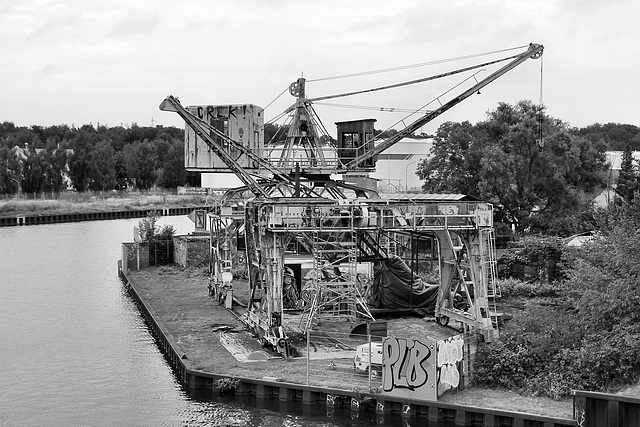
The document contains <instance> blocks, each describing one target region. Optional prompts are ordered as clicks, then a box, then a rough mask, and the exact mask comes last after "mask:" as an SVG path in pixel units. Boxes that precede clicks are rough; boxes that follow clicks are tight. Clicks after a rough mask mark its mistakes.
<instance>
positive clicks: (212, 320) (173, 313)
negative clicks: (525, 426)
mask: <svg viewBox="0 0 640 427" xmlns="http://www.w3.org/2000/svg"><path fill="white" fill-rule="evenodd" d="M129 277H130V279H131V281H132V283H133V286H134V287H135V289H136V290H137V291H138V293H139V294H140V295H141V296H142V297H143V298H144V300H145V301H146V302H147V303H148V305H149V306H150V307H151V309H152V310H153V312H154V313H155V315H156V316H157V317H158V318H159V320H160V321H161V322H162V323H163V324H164V326H165V328H166V329H167V330H168V331H169V332H170V334H171V336H172V337H173V339H174V341H175V342H176V344H177V346H178V347H179V349H180V352H181V353H182V356H183V359H184V360H185V362H186V363H188V366H189V367H190V368H191V369H196V370H202V371H206V372H212V373H217V374H221V375H229V376H238V377H245V378H262V377H275V378H277V379H278V380H279V381H286V382H292V383H300V384H306V372H307V362H306V358H303V357H300V358H293V359H289V360H283V359H281V358H278V357H273V356H274V355H273V353H270V352H268V351H267V350H266V349H264V347H262V345H261V343H260V342H259V341H258V339H257V338H256V337H255V336H254V334H253V333H252V331H249V330H248V329H247V328H246V327H245V325H244V323H242V322H241V321H240V320H239V319H238V318H237V317H235V316H234V315H233V314H232V313H231V312H229V311H228V310H226V309H225V308H224V306H222V305H219V304H218V303H217V301H214V300H213V298H211V297H210V296H209V295H208V291H207V283H208V277H207V269H206V268H189V269H182V268H180V267H176V266H163V267H150V268H146V269H143V270H139V271H130V272H129ZM234 297H235V298H237V299H238V300H240V301H247V299H248V289H247V287H246V285H240V284H238V285H234ZM284 322H285V324H286V325H290V327H289V328H288V330H293V331H295V325H296V324H300V320H299V315H297V314H295V313H294V314H291V315H285V319H284ZM352 326H353V325H352V324H347V323H345V322H342V323H341V324H340V322H336V323H335V324H334V325H331V322H323V324H322V328H323V331H328V330H330V329H331V328H334V329H335V331H336V333H337V334H340V333H343V331H348V330H349V329H351V327H352ZM458 333H459V332H458V331H456V330H454V329H452V328H447V327H442V326H440V325H438V324H436V323H435V322H431V321H427V320H424V319H420V318H404V319H403V320H402V321H401V322H395V321H389V322H388V334H389V335H396V336H407V337H412V336H429V337H433V338H437V339H441V338H446V337H448V336H452V335H456V334H458ZM221 334H222V337H223V339H222V340H221ZM336 336H340V335H336ZM345 336H346V335H345ZM221 341H223V342H226V343H227V347H225V345H223V342H221ZM229 342H231V344H229ZM303 342H304V341H301V342H300V343H297V344H295V345H296V346H297V347H299V349H300V353H301V354H304V353H305V351H306V349H305V348H304V346H305V344H303ZM345 343H346V344H345ZM234 344H235V345H236V347H238V348H240V350H239V353H243V352H244V357H245V358H246V356H247V354H249V353H254V352H261V353H263V354H265V355H269V356H271V357H268V358H267V357H265V359H267V360H264V361H256V362H246V361H244V362H243V361H240V360H238V357H239V358H240V359H242V358H243V354H236V355H235V356H234V355H233V354H232V352H233V351H231V350H229V349H228V347H229V345H230V346H231V348H236V347H234ZM334 344H335V343H334ZM354 345H355V344H354V343H353V342H352V341H349V340H348V339H347V338H345V340H344V342H341V343H340V345H338V346H335V345H334V347H338V348H339V349H338V350H337V351H336V350H335V349H332V350H331V351H334V353H333V354H332V355H331V357H330V360H329V361H326V360H323V359H322V358H321V357H320V354H319V353H314V354H313V355H312V356H311V357H310V359H313V360H314V363H317V365H314V366H312V367H311V368H310V370H317V372H318V376H317V381H320V382H321V385H323V386H326V387H334V388H341V389H344V390H353V389H354V387H355V388H359V387H365V386H366V385H367V381H368V377H366V376H365V378H366V380H362V376H357V375H354V374H353V367H352V360H353V354H354V353H353V348H354ZM318 348H319V350H318V349H314V351H318V352H322V351H327V350H326V349H324V350H323V349H322V346H321V345H320V346H318ZM236 356H237V357H236ZM320 360H322V362H319V361H320ZM336 366H337V368H336ZM327 367H330V368H331V369H335V370H336V372H335V374H333V375H332V374H331V372H330V371H328V370H327ZM342 367H344V369H343V368H342ZM347 367H348V369H347ZM341 369H342V370H341ZM314 378H315V377H314ZM313 385H318V384H316V383H314V384H313ZM440 401H444V402H448V403H454V404H461V405H468V406H475V407H483V408H494V409H500V410H508V411H518V412H525V413H531V414H538V415H544V416H549V417H556V418H564V419H571V418H572V417H573V414H572V408H573V406H572V401H571V400H570V399H567V400H562V401H555V400H551V399H546V398H533V397H529V396H521V395H518V394H516V393H513V392H509V391H501V390H491V389H482V388H474V387H468V388H466V389H465V390H462V391H460V392H458V393H456V394H449V395H445V396H442V397H441V398H440Z"/></svg>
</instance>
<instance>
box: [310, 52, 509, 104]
mask: <svg viewBox="0 0 640 427" xmlns="http://www.w3.org/2000/svg"><path fill="white" fill-rule="evenodd" d="M518 56H519V55H514V56H509V57H506V58H501V59H496V60H495V61H489V62H485V63H482V64H478V65H472V66H470V67H465V68H461V69H459V70H454V71H449V72H447V73H442V74H436V75H435V76H430V77H424V78H421V79H416V80H409V81H406V82H402V83H396V84H392V85H387V86H380V87H376V88H372V89H364V90H358V91H355V92H344V93H339V94H336V95H327V96H318V97H316V98H310V99H309V101H311V102H316V101H324V100H326V99H333V98H341V97H345V96H352V95H359V94H361V93H368V92H376V91H379V90H385V89H394V88H397V87H402V86H408V85H412V84H416V83H423V82H426V81H429V80H435V79H439V78H442V77H449V76H453V75H455V74H460V73H464V72H466V71H471V70H477V69H478V68H482V67H486V66H489V65H494V64H497V63H499V62H502V61H508V60H510V59H515V58H517V57H518Z"/></svg>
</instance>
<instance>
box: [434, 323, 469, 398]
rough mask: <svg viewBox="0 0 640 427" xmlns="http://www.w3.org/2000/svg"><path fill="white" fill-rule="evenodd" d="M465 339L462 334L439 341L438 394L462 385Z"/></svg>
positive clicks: (440, 394)
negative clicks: (461, 372) (461, 373)
mask: <svg viewBox="0 0 640 427" xmlns="http://www.w3.org/2000/svg"><path fill="white" fill-rule="evenodd" d="M463 356H464V340H463V339H462V336H461V335H457V336H455V337H451V338H448V339H446V340H441V341H438V357H437V360H438V362H437V363H438V396H442V394H444V393H445V392H447V391H448V390H457V389H458V386H459V385H460V380H461V375H460V371H461V370H462V364H461V362H462V358H463Z"/></svg>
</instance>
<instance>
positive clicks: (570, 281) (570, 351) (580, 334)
mask: <svg viewBox="0 0 640 427" xmlns="http://www.w3.org/2000/svg"><path fill="white" fill-rule="evenodd" d="M607 224H608V227H605V228H603V230H602V234H601V235H599V236H596V237H595V238H594V239H593V240H591V241H590V242H589V243H588V244H586V245H585V246H583V247H581V248H580V249H578V250H570V251H569V250H561V249H560V248H555V247H554V246H553V245H549V246H551V247H554V248H553V249H552V250H549V251H547V249H543V246H540V245H537V246H535V245H533V246H529V248H530V249H531V248H535V250H534V251H533V252H531V251H530V252H529V253H530V254H531V253H537V254H538V255H540V256H542V255H545V254H546V255H545V256H548V255H551V258H552V259H557V258H556V256H557V253H558V252H562V258H561V259H560V260H558V261H557V263H556V265H557V266H559V265H561V266H562V267H561V268H559V269H558V270H561V271H562V275H561V276H560V278H559V279H558V280H557V281H555V282H552V281H549V280H546V279H545V278H542V279H543V280H539V281H537V282H530V283H524V282H522V281H517V280H513V279H509V280H503V281H502V290H503V295H506V296H514V297H554V298H555V297H558V299H560V300H561V301H562V305H557V306H555V305H548V306H546V305H545V306H540V305H536V304H534V303H532V302H530V303H528V304H526V306H525V309H524V310H523V311H522V312H521V313H515V314H514V317H513V319H512V320H511V321H510V322H508V323H507V324H506V326H505V327H504V329H503V330H502V331H501V336H500V338H499V340H497V341H496V342H493V343H491V344H481V345H479V347H478V351H477V354H476V360H475V364H474V377H473V381H474V383H475V384H478V385H485V386H492V387H505V388H509V389H516V390H519V391H523V392H528V393H531V394H534V395H544V396H549V397H552V398H555V399H558V398H561V397H565V396H567V395H569V393H570V391H571V390H572V389H582V390H592V391H602V392H611V391H616V390H619V389H620V388H623V387H627V386H634V385H636V384H637V381H638V379H639V378H640V239H639V238H638V235H639V234H640V231H638V230H640V200H639V201H638V202H634V203H633V204H631V205H628V206H623V207H622V208H619V209H617V210H614V211H613V214H612V216H611V217H610V218H608V219H607ZM611 224H613V225H611ZM549 246H546V247H549ZM535 258H536V257H535V256H534V257H530V258H529V259H535Z"/></svg>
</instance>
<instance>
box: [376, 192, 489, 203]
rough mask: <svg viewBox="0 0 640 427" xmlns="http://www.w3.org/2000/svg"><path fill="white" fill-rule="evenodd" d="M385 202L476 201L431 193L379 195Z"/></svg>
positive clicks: (463, 195) (470, 198)
mask: <svg viewBox="0 0 640 427" xmlns="http://www.w3.org/2000/svg"><path fill="white" fill-rule="evenodd" d="M380 198H381V199H385V200H402V201H412V200H415V201H420V202H475V201H478V199H476V198H474V197H471V196H467V195H466V194H444V193H442V194H431V193H380Z"/></svg>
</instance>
